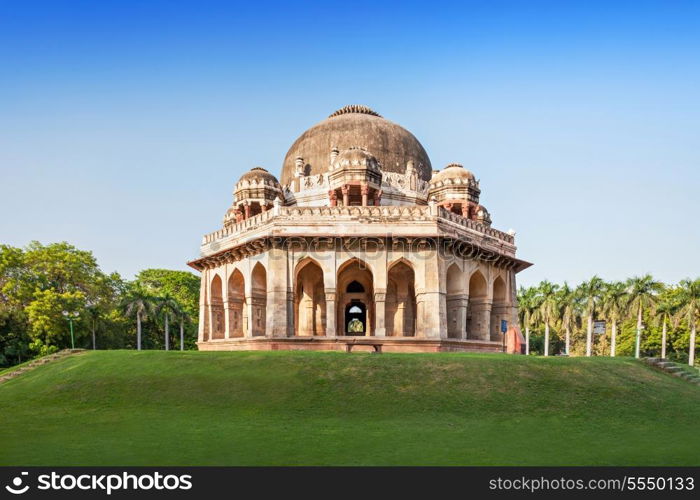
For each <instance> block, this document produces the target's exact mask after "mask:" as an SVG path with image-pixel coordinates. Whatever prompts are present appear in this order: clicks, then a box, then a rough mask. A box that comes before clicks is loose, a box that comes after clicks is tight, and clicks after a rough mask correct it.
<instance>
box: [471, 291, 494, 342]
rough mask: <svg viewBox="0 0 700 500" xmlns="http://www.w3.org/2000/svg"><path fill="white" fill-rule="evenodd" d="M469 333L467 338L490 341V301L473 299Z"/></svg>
mask: <svg viewBox="0 0 700 500" xmlns="http://www.w3.org/2000/svg"><path fill="white" fill-rule="evenodd" d="M471 313H472V319H471V323H470V326H471V331H470V332H469V337H470V338H472V339H475V340H490V339H491V334H490V329H491V326H490V325H491V301H490V300H488V299H486V298H483V299H474V300H473V301H472V302H471Z"/></svg>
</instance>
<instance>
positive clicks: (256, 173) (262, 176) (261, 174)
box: [238, 167, 278, 184]
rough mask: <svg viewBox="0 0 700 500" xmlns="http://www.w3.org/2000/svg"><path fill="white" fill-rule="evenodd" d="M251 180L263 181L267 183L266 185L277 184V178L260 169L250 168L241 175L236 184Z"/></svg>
mask: <svg viewBox="0 0 700 500" xmlns="http://www.w3.org/2000/svg"><path fill="white" fill-rule="evenodd" d="M252 180H258V181H260V180H263V181H268V183H270V184H278V182H277V178H276V177H275V176H274V175H272V174H271V173H270V172H268V171H267V170H265V169H264V168H262V167H253V168H251V169H250V170H248V171H247V172H246V173H245V174H243V175H241V178H240V179H239V180H238V182H241V181H252Z"/></svg>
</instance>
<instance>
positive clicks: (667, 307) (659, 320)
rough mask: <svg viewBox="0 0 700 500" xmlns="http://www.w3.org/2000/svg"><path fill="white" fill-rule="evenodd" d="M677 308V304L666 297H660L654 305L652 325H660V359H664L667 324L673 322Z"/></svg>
mask: <svg viewBox="0 0 700 500" xmlns="http://www.w3.org/2000/svg"><path fill="white" fill-rule="evenodd" d="M677 308H678V306H677V304H676V303H675V302H674V301H672V300H671V297H670V296H668V295H666V296H664V297H662V298H661V299H660V300H659V302H658V303H657V304H656V310H655V314H654V323H655V324H656V325H661V359H666V339H667V335H666V330H667V327H668V324H669V323H672V322H673V320H674V315H675V312H676V309H677Z"/></svg>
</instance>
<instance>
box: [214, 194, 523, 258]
mask: <svg viewBox="0 0 700 500" xmlns="http://www.w3.org/2000/svg"><path fill="white" fill-rule="evenodd" d="M357 219H366V220H367V222H379V223H384V224H387V225H388V226H389V227H390V228H391V230H390V231H388V232H394V231H396V232H398V227H399V226H398V225H397V224H402V227H403V228H404V230H405V229H406V228H410V227H416V228H417V227H418V225H419V224H423V225H425V224H426V223H428V224H429V223H431V222H432V223H437V224H438V226H439V227H441V228H443V229H447V230H456V231H458V232H462V233H464V234H468V235H471V236H472V237H473V238H474V239H475V240H476V241H479V242H481V243H483V244H487V245H488V246H491V247H499V248H500V249H501V251H503V252H504V253H508V254H511V253H512V254H514V252H515V247H514V237H513V236H512V235H510V234H508V233H504V232H503V231H499V230H497V229H493V228H490V227H487V226H485V225H483V224H480V223H478V222H475V221H473V220H469V219H467V218H464V217H461V216H459V215H456V214H453V213H451V212H450V211H448V210H445V209H444V208H442V207H436V206H422V205H394V206H391V205H382V206H367V207H361V206H352V207H342V206H341V207H327V206H323V207H299V206H294V207H283V206H276V207H274V208H273V209H272V210H268V211H267V212H263V213H260V214H258V215H255V216H254V217H250V218H249V219H245V220H243V221H240V222H237V223H234V224H230V225H229V226H228V227H225V228H223V229H219V230H218V231H214V232H212V233H209V234H207V235H205V236H204V238H203V239H202V254H203V255H204V254H207V253H210V252H213V251H217V250H219V249H220V248H221V247H222V244H223V243H228V242H232V243H233V240H236V241H247V240H249V239H251V238H254V237H255V236H256V235H257V234H259V233H261V232H263V231H264V230H265V228H266V227H267V226H270V225H275V226H277V225H279V226H280V227H282V226H286V225H292V226H295V227H298V226H304V225H306V224H309V225H324V226H328V225H329V224H330V225H333V224H335V223H340V224H342V223H344V222H348V221H353V220H357ZM360 222H361V221H360ZM411 222H415V223H416V225H415V226H411V225H410V223H411ZM436 229H437V228H436ZM436 236H438V234H436ZM224 240H225V241H224Z"/></svg>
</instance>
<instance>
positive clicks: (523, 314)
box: [518, 287, 539, 355]
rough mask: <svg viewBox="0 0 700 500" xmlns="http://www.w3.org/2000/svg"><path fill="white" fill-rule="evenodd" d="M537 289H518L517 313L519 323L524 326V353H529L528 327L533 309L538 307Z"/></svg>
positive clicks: (531, 319) (533, 314)
mask: <svg viewBox="0 0 700 500" xmlns="http://www.w3.org/2000/svg"><path fill="white" fill-rule="evenodd" d="M538 301H539V297H538V294H537V289H536V288H534V287H530V288H523V287H520V290H519V291H518V314H519V316H520V324H522V325H524V326H525V354H526V355H529V354H530V327H531V326H532V323H533V320H534V316H535V311H536V310H537V308H538V307H539V303H538Z"/></svg>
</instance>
